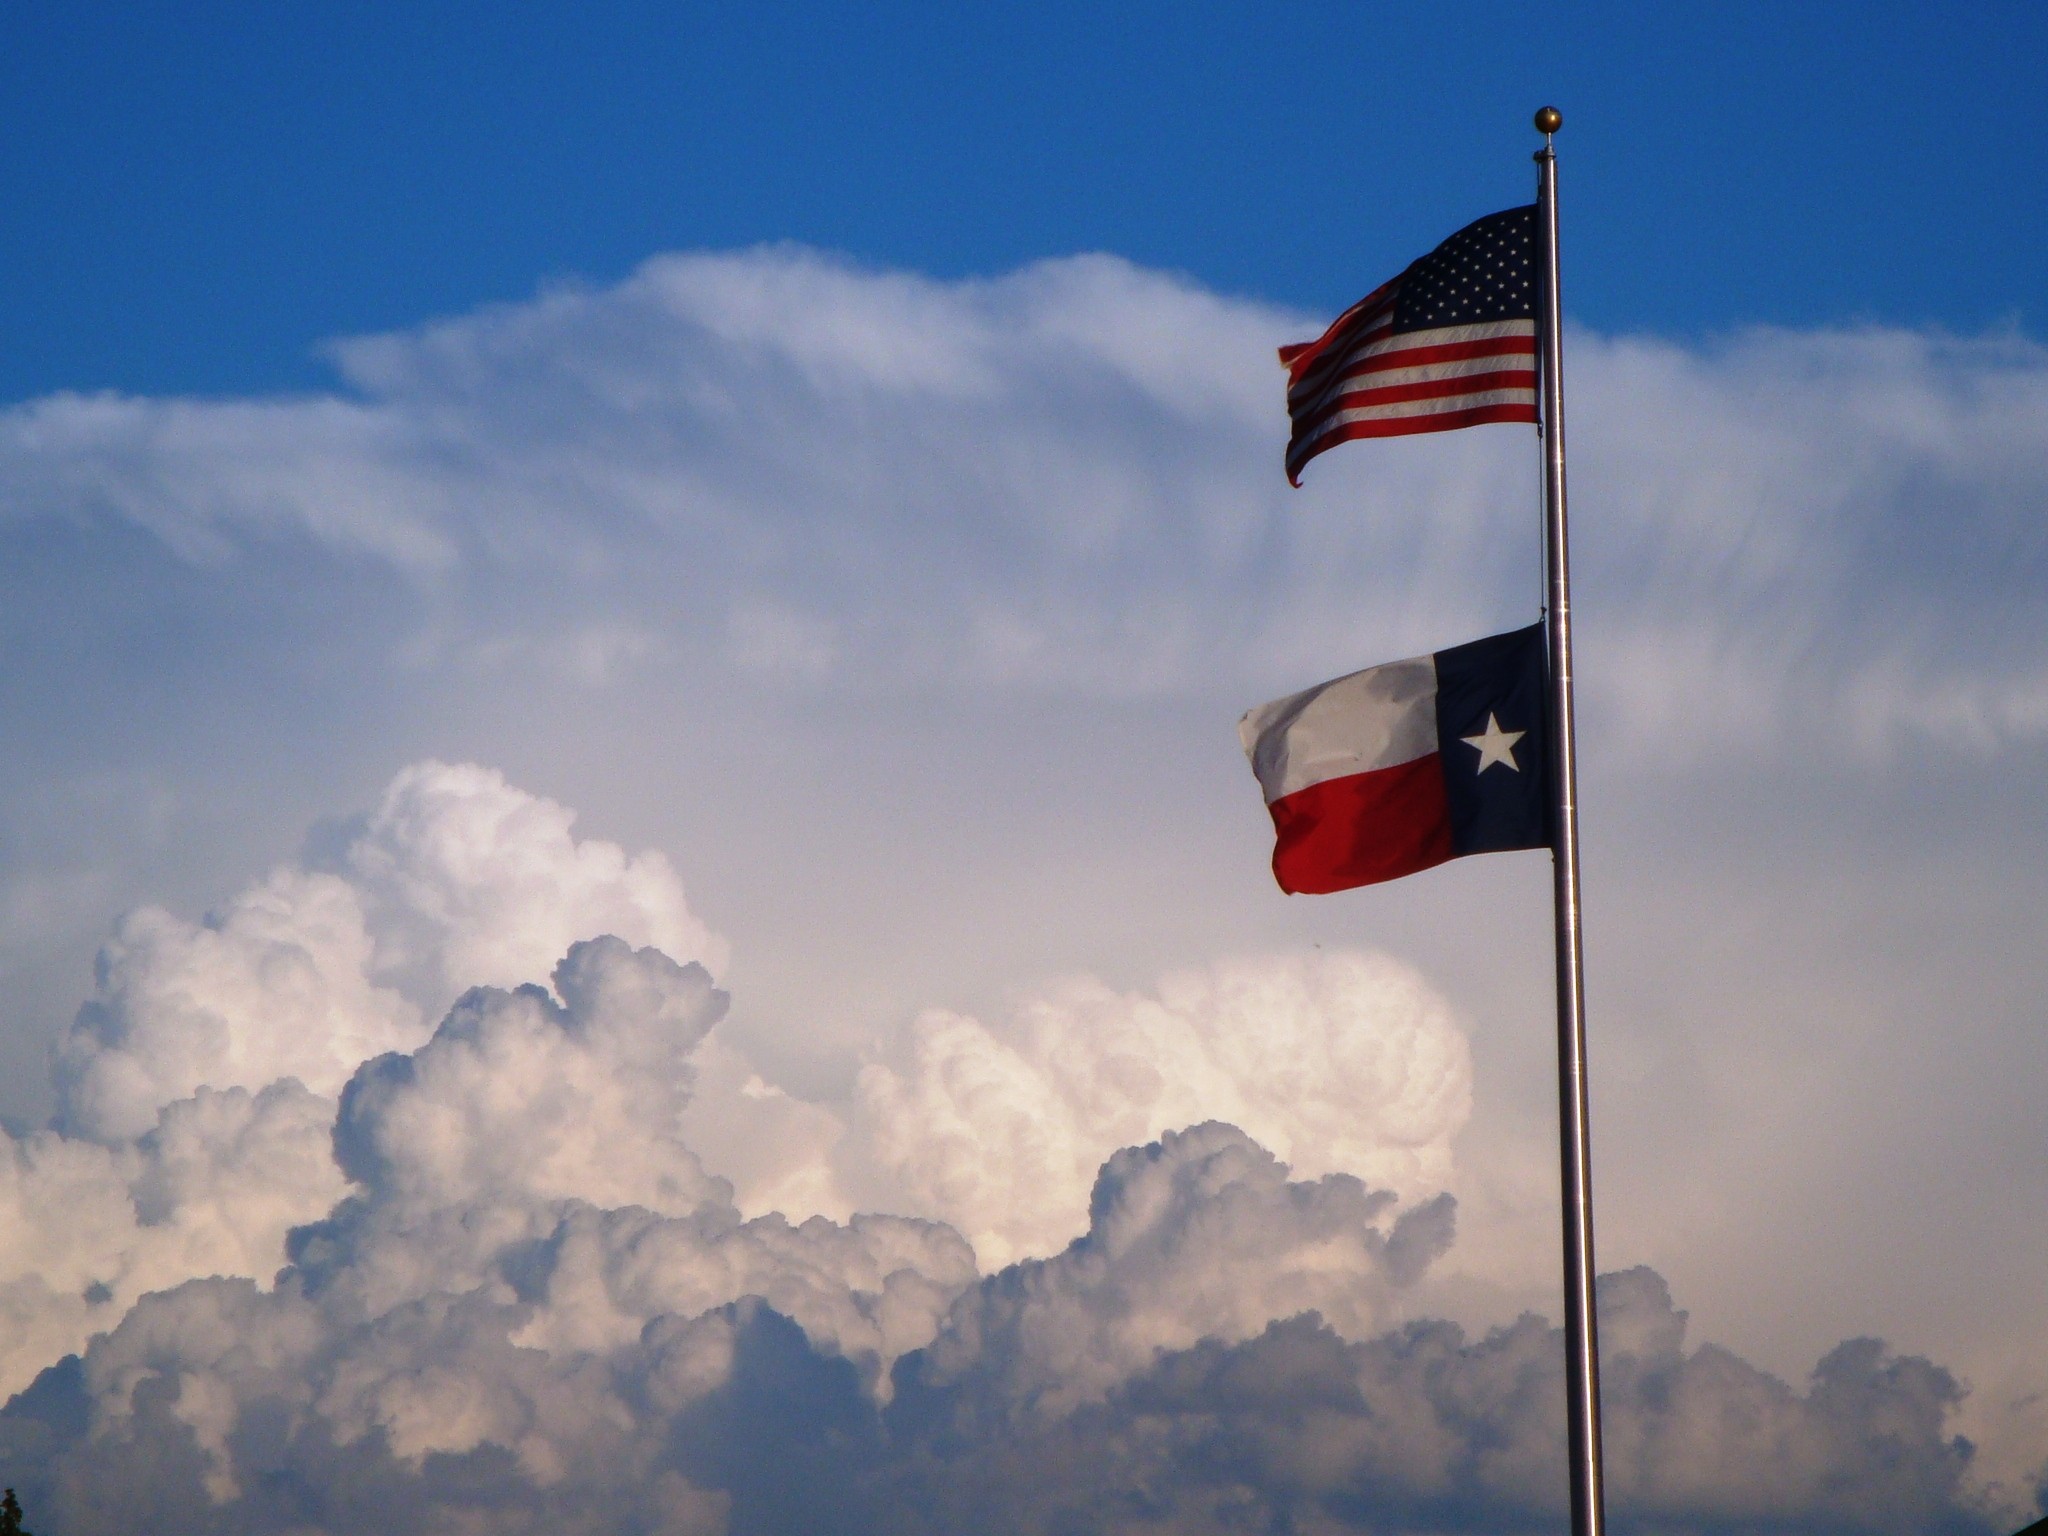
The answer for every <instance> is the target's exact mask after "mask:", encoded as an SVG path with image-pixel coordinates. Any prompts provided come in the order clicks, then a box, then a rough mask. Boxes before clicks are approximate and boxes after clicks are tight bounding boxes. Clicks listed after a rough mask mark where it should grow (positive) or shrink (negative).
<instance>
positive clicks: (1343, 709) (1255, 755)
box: [1237, 656, 1437, 804]
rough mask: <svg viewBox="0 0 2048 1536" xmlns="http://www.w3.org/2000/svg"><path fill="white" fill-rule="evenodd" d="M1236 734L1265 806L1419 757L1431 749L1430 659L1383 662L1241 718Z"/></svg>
mask: <svg viewBox="0 0 2048 1536" xmlns="http://www.w3.org/2000/svg"><path fill="white" fill-rule="evenodd" d="M1237 734H1238V739H1239V740H1240V741H1242V742H1243V743H1244V750H1245V755H1246V756H1247V757H1249V758H1250V759H1251V763H1252V772H1253V773H1255V774H1256V775H1257V776H1258V780H1259V788H1260V789H1261V791H1263V792H1264V794H1265V797H1266V801H1267V803H1268V804H1271V803H1272V802H1273V801H1275V800H1280V799H1283V798H1285V797H1286V796H1288V795H1291V794H1293V793H1295V791H1297V790H1302V789H1306V788H1308V787H1309V786H1310V785H1311V784H1319V783H1321V782H1322V781H1323V780H1325V779H1339V778H1344V777H1345V776H1347V775H1350V774H1358V773H1365V772H1368V771H1370V770H1372V769H1376V768H1392V767H1395V766H1397V765H1399V764H1401V763H1407V762H1413V761H1414V760H1415V759H1416V758H1418V757H1427V756H1429V755H1430V754H1431V753H1433V752H1435V751H1436V750H1437V739H1436V658H1435V657H1433V656H1414V657H1410V658H1409V659H1408V660H1406V661H1390V662H1387V663H1385V664H1384V665H1381V666H1377V667H1367V668H1366V669H1365V670H1364V671H1362V672H1353V673H1351V674H1349V675H1348V676H1345V677H1339V678H1335V679H1333V680H1332V681H1330V682H1327V683H1323V684H1320V685H1319V686H1317V687H1314V688H1308V689H1304V690H1303V691H1302V692H1300V693H1295V694H1289V695H1288V696H1287V697H1286V698H1284V699H1275V700H1274V701H1273V702H1272V703H1271V704H1263V705H1261V706H1260V707H1259V708H1257V709H1254V710H1250V711H1248V712H1247V713H1246V715H1245V717H1244V718H1243V719H1242V720H1240V721H1238V723H1237Z"/></svg>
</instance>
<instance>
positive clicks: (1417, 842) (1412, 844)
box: [1269, 752, 1453, 896]
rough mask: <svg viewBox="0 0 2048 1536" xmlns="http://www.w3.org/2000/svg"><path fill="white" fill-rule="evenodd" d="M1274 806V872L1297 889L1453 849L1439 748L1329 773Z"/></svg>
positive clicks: (1390, 870)
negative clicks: (1387, 763) (1385, 764)
mask: <svg viewBox="0 0 2048 1536" xmlns="http://www.w3.org/2000/svg"><path fill="white" fill-rule="evenodd" d="M1269 809H1270V810H1271V811H1272V813H1273V831H1274V844H1273V878H1274V879H1276V880H1278V881H1279V882H1280V889H1281V890H1283V891H1288V892H1291V893H1294V894H1297V895H1317V896H1319V895H1325V894H1327V893H1329V892H1331V891H1344V890H1349V889H1351V888H1352V887H1353V886H1359V885H1376V884H1378V883H1379V882H1380V881H1382V880H1396V879H1399V878H1400V877H1401V876H1402V875H1412V874H1414V873H1415V872H1416V871H1417V870H1423V869H1428V868H1430V867H1431V866H1432V865H1436V864H1441V863H1443V862H1444V861H1445V860H1447V859H1449V858H1451V857H1452V854H1453V850H1452V846H1451V808H1450V799H1449V797H1448V795H1447V794H1446V793H1445V790H1444V772H1443V760H1442V759H1441V758H1440V757H1439V756H1438V755H1437V754H1436V753H1434V752H1432V753H1430V754H1429V755H1428V756H1427V757H1418V758H1416V759H1415V760H1414V761H1412V762H1407V763H1400V764H1397V765H1396V766H1394V767H1392V768H1379V769H1375V770H1374V771H1372V772H1371V773H1354V774H1347V775H1346V776H1344V777H1343V778H1339V779H1325V780H1323V781H1322V782H1321V783H1320V784H1313V785H1310V786H1309V787H1308V788H1307V789H1303V790H1299V791H1297V792H1295V793H1294V794H1291V795H1288V796H1286V797H1284V798H1283V799H1279V800H1275V801H1274V802H1273V803H1272V805H1271V806H1270V807H1269Z"/></svg>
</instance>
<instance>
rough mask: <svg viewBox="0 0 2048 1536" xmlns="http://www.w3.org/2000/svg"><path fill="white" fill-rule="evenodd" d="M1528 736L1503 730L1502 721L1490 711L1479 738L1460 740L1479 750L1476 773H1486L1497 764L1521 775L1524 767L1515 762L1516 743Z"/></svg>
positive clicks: (1523, 733) (1462, 738) (1472, 737)
mask: <svg viewBox="0 0 2048 1536" xmlns="http://www.w3.org/2000/svg"><path fill="white" fill-rule="evenodd" d="M1528 734H1529V733H1528V732H1527V731H1504V730H1502V729H1501V728H1500V721H1498V720H1496V719H1495V718H1494V717H1493V712H1492V711H1491V710H1489V711H1487V715H1486V729H1485V730H1483V731H1481V732H1480V733H1479V734H1478V735H1477V736H1460V737H1459V738H1458V740H1460V741H1462V742H1464V743H1465V744H1466V745H1467V746H1470V747H1477V748H1478V749H1479V766H1478V768H1477V769H1475V770H1474V771H1475V772H1477V773H1484V772H1486V770H1487V769H1489V768H1491V767H1492V766H1493V765H1494V764H1495V763H1506V764H1507V765H1508V767H1509V768H1510V769H1512V770H1513V771H1514V772H1516V773H1520V772H1521V771H1522V765H1521V764H1520V763H1518V762H1516V761H1515V743H1516V742H1518V741H1520V740H1521V739H1522V738H1523V737H1524V736H1526V735H1528Z"/></svg>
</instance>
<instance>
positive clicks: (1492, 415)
mask: <svg viewBox="0 0 2048 1536" xmlns="http://www.w3.org/2000/svg"><path fill="white" fill-rule="evenodd" d="M1541 419H1542V418H1541V417H1540V416H1539V415H1538V414H1537V410H1536V391H1535V390H1533V389H1501V390H1492V391H1489V392H1487V393H1486V394H1484V395H1479V396H1471V395H1458V396H1454V397H1452V398H1450V399H1447V400H1423V401H1415V402H1412V403H1410V404H1407V405H1381V406H1367V407H1365V408H1363V409H1361V410H1356V411H1339V412H1337V413H1336V414H1335V415H1333V416H1331V417H1330V419H1329V420H1328V421H1327V422H1325V423H1324V424H1323V426H1321V427H1320V428H1318V429H1317V432H1316V436H1315V437H1314V439H1313V440H1312V441H1309V442H1304V443H1301V444H1299V445H1298V446H1297V448H1296V449H1295V451H1294V452H1293V453H1290V454H1289V455H1288V456H1287V470H1288V473H1289V474H1290V475H1296V476H1298V475H1299V474H1300V473H1301V467H1302V465H1304V464H1306V463H1307V462H1308V461H1309V460H1310V459H1312V458H1314V457H1315V456H1316V455H1317V454H1319V453H1322V452H1325V451H1326V450H1328V449H1330V448H1333V447H1335V446H1336V445H1337V444H1338V443H1348V442H1351V441H1354V440H1355V439H1357V438H1361V437H1399V436H1400V435H1401V434H1402V433H1404V432H1448V431H1450V430H1451V429H1453V428H1455V427H1477V426H1484V425H1486V424H1487V423H1489V422H1503V421H1521V422H1531V423H1533V422H1537V421H1540V420H1541Z"/></svg>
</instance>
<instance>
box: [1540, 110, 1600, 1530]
mask: <svg viewBox="0 0 2048 1536" xmlns="http://www.w3.org/2000/svg"><path fill="white" fill-rule="evenodd" d="M1563 123H1564V119H1563V117H1562V116H1561V115H1560V114H1559V112H1558V111H1557V109H1556V108H1555V107H1545V108H1543V109H1542V110H1541V111H1540V112H1538V113H1537V114H1536V127H1537V130H1538V131H1539V132H1540V133H1542V135H1543V148H1542V149H1541V150H1540V151H1539V152H1538V153H1537V155H1536V163H1537V165H1538V166H1539V167H1540V168H1541V172H1542V176H1541V183H1540V186H1539V190H1538V194H1537V203H1536V222H1537V225H1538V227H1539V238H1540V239H1541V241H1542V246H1543V264H1542V271H1541V274H1540V284H1541V289H1540V298H1539V315H1540V323H1541V328H1542V333H1543V334H1542V375H1541V379H1540V388H1541V391H1542V416H1543V425H1542V433H1543V524H1544V541H1543V542H1544V554H1545V557H1546V558H1545V565H1546V568H1547V578H1548V583H1549V602H1548V605H1547V613H1548V618H1549V625H1548V630H1547V639H1548V643H1549V651H1550V732H1549V735H1550V782H1551V788H1552V794H1553V796H1554V799H1553V802H1552V807H1551V809H1552V822H1551V826H1552V831H1553V833H1554V834H1555V846H1554V849H1553V869H1554V892H1555V898H1556V908H1557V919H1556V931H1557V1100H1558V1150H1559V1156H1560V1162H1561V1165H1562V1173H1563V1193H1564V1201H1563V1205H1564V1348H1565V1390H1566V1397H1567V1402H1566V1423H1567V1427H1568V1433H1569V1443H1570V1455H1571V1489H1572V1533H1573V1536H1604V1532H1605V1530H1606V1525H1607V1517H1606V1511H1605V1507H1604V1504H1603V1495H1602V1491H1601V1475H1600V1345H1599V1338H1598V1335H1597V1332H1596V1329H1595V1323H1594V1317H1593V1168H1592V1149H1591V1146H1590V1134H1589V1130H1588V1124H1587V1111H1586V1007H1585V996H1584V989H1585V966H1584V963H1583V960H1582V957H1581V952H1580V942H1579V805H1578V758H1577V750H1576V744H1575V742H1574V740H1573V735H1572V588H1571V564H1570V560H1569V556H1568V551H1567V547H1566V540H1565V498H1564V359H1563V352H1562V348H1563V342H1564V319H1563V315H1562V313H1561V308H1562V305H1561V301H1560V291H1561V290H1560V285H1559V282H1558V270H1557V153H1556V144H1555V139H1554V137H1553V136H1554V135H1555V134H1556V132H1557V130H1558V129H1559V128H1560V127H1562V126H1563Z"/></svg>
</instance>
